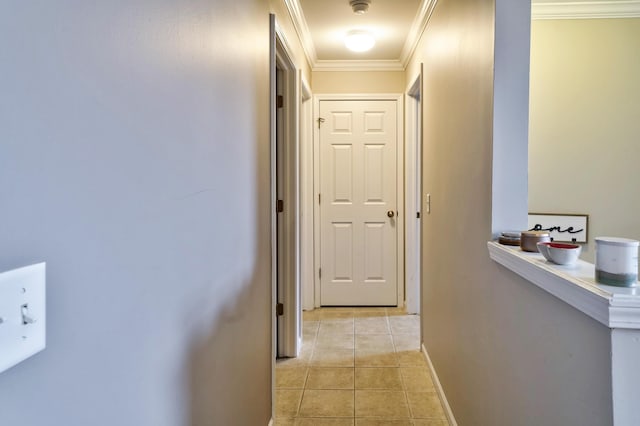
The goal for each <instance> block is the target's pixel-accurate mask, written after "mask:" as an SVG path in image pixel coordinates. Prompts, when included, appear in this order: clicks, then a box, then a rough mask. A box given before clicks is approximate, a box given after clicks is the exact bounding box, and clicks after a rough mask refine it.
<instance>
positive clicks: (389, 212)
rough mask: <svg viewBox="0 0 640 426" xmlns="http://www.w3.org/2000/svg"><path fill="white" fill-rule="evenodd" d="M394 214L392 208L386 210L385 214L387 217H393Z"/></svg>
mask: <svg viewBox="0 0 640 426" xmlns="http://www.w3.org/2000/svg"><path fill="white" fill-rule="evenodd" d="M394 215H395V213H394V212H393V210H389V211H388V212H387V216H389V217H393V216H394Z"/></svg>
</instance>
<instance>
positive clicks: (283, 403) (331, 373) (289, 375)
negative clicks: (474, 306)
mask: <svg viewBox="0 0 640 426" xmlns="http://www.w3.org/2000/svg"><path fill="white" fill-rule="evenodd" d="M303 330H304V337H303V347H302V352H301V355H300V357H298V358H289V359H281V360H278V361H277V363H276V423H275V424H276V426H290V425H296V426H298V425H335V426H342V425H352V426H353V425H355V426H364V425H398V426H400V425H403V426H404V425H415V426H418V425H429V426H445V425H447V424H448V423H447V421H446V417H445V414H444V411H443V409H442V406H441V403H440V400H439V398H438V395H437V393H436V390H435V388H434V385H433V382H432V380H431V376H430V373H429V369H428V367H427V364H426V361H425V359H424V356H423V354H422V353H421V352H420V350H419V349H420V343H419V342H420V322H419V317H418V316H415V315H406V314H405V313H404V311H403V310H400V309H397V308H322V309H316V310H314V311H311V312H305V313H304V328H303Z"/></svg>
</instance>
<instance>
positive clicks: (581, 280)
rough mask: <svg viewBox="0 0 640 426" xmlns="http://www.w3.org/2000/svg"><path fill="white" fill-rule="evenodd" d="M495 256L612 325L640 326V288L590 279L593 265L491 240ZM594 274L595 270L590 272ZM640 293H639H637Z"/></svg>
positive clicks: (507, 266)
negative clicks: (554, 260)
mask: <svg viewBox="0 0 640 426" xmlns="http://www.w3.org/2000/svg"><path fill="white" fill-rule="evenodd" d="M487 247H488V249H489V256H490V257H491V259H492V260H493V261H495V262H497V263H499V264H500V265H502V266H504V267H506V268H507V269H509V270H511V271H513V272H515V273H516V274H518V275H520V276H521V277H523V278H525V279H526V280H527V281H529V282H531V283H533V284H535V285H536V286H538V287H540V288H541V289H543V290H545V291H546V292H548V293H550V294H552V295H554V296H555V297H557V298H558V299H560V300H562V301H563V302H565V303H567V304H568V305H570V306H573V307H574V308H576V309H578V310H579V311H581V312H583V313H584V314H586V315H588V316H590V317H591V318H593V319H595V320H596V321H598V322H600V323H601V324H603V325H605V326H607V327H609V328H626V329H640V288H634V289H626V288H624V289H618V288H614V287H610V286H603V285H600V284H597V283H595V281H594V280H591V281H592V282H590V279H589V278H587V275H589V271H593V270H594V266H593V264H590V263H588V262H585V261H582V260H579V261H578V264H577V266H576V267H573V268H569V267H565V266H560V265H554V264H551V263H549V262H547V261H546V260H545V259H544V258H543V257H542V255H541V254H539V253H528V252H523V251H522V250H520V248H519V247H510V246H504V245H501V244H499V243H497V242H495V241H489V242H488V243H487ZM590 275H591V276H593V272H591V273H590ZM636 293H637V294H636Z"/></svg>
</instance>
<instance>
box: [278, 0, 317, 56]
mask: <svg viewBox="0 0 640 426" xmlns="http://www.w3.org/2000/svg"><path fill="white" fill-rule="evenodd" d="M284 4H285V6H286V7H287V11H288V12H289V16H291V20H292V21H293V27H294V28H295V30H296V33H297V34H298V38H299V39H300V42H301V43H302V50H304V54H305V55H306V56H307V61H308V62H309V65H310V66H311V68H314V64H315V63H316V62H318V54H317V53H316V48H315V46H314V44H313V39H312V38H311V32H310V31H309V27H308V26H307V20H306V19H305V18H304V13H303V12H302V7H301V6H300V2H299V0H284Z"/></svg>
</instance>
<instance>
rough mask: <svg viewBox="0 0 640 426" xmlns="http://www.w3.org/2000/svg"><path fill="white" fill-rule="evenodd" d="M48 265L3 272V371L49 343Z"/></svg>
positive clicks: (0, 353)
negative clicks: (47, 332) (46, 292)
mask: <svg viewBox="0 0 640 426" xmlns="http://www.w3.org/2000/svg"><path fill="white" fill-rule="evenodd" d="M45 279H46V268H45V263H38V264H35V265H31V266H25V267H24V268H19V269H14V270H12V271H7V272H3V273H0V373H1V372H3V371H5V370H7V369H9V368H11V367H13V366H14V365H16V364H18V363H19V362H22V361H24V360H25V359H27V358H29V357H30V356H32V355H34V354H36V353H38V352H40V351H41V350H43V349H44V348H45V347H46V306H45V305H46V294H45V287H46V286H45Z"/></svg>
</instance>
